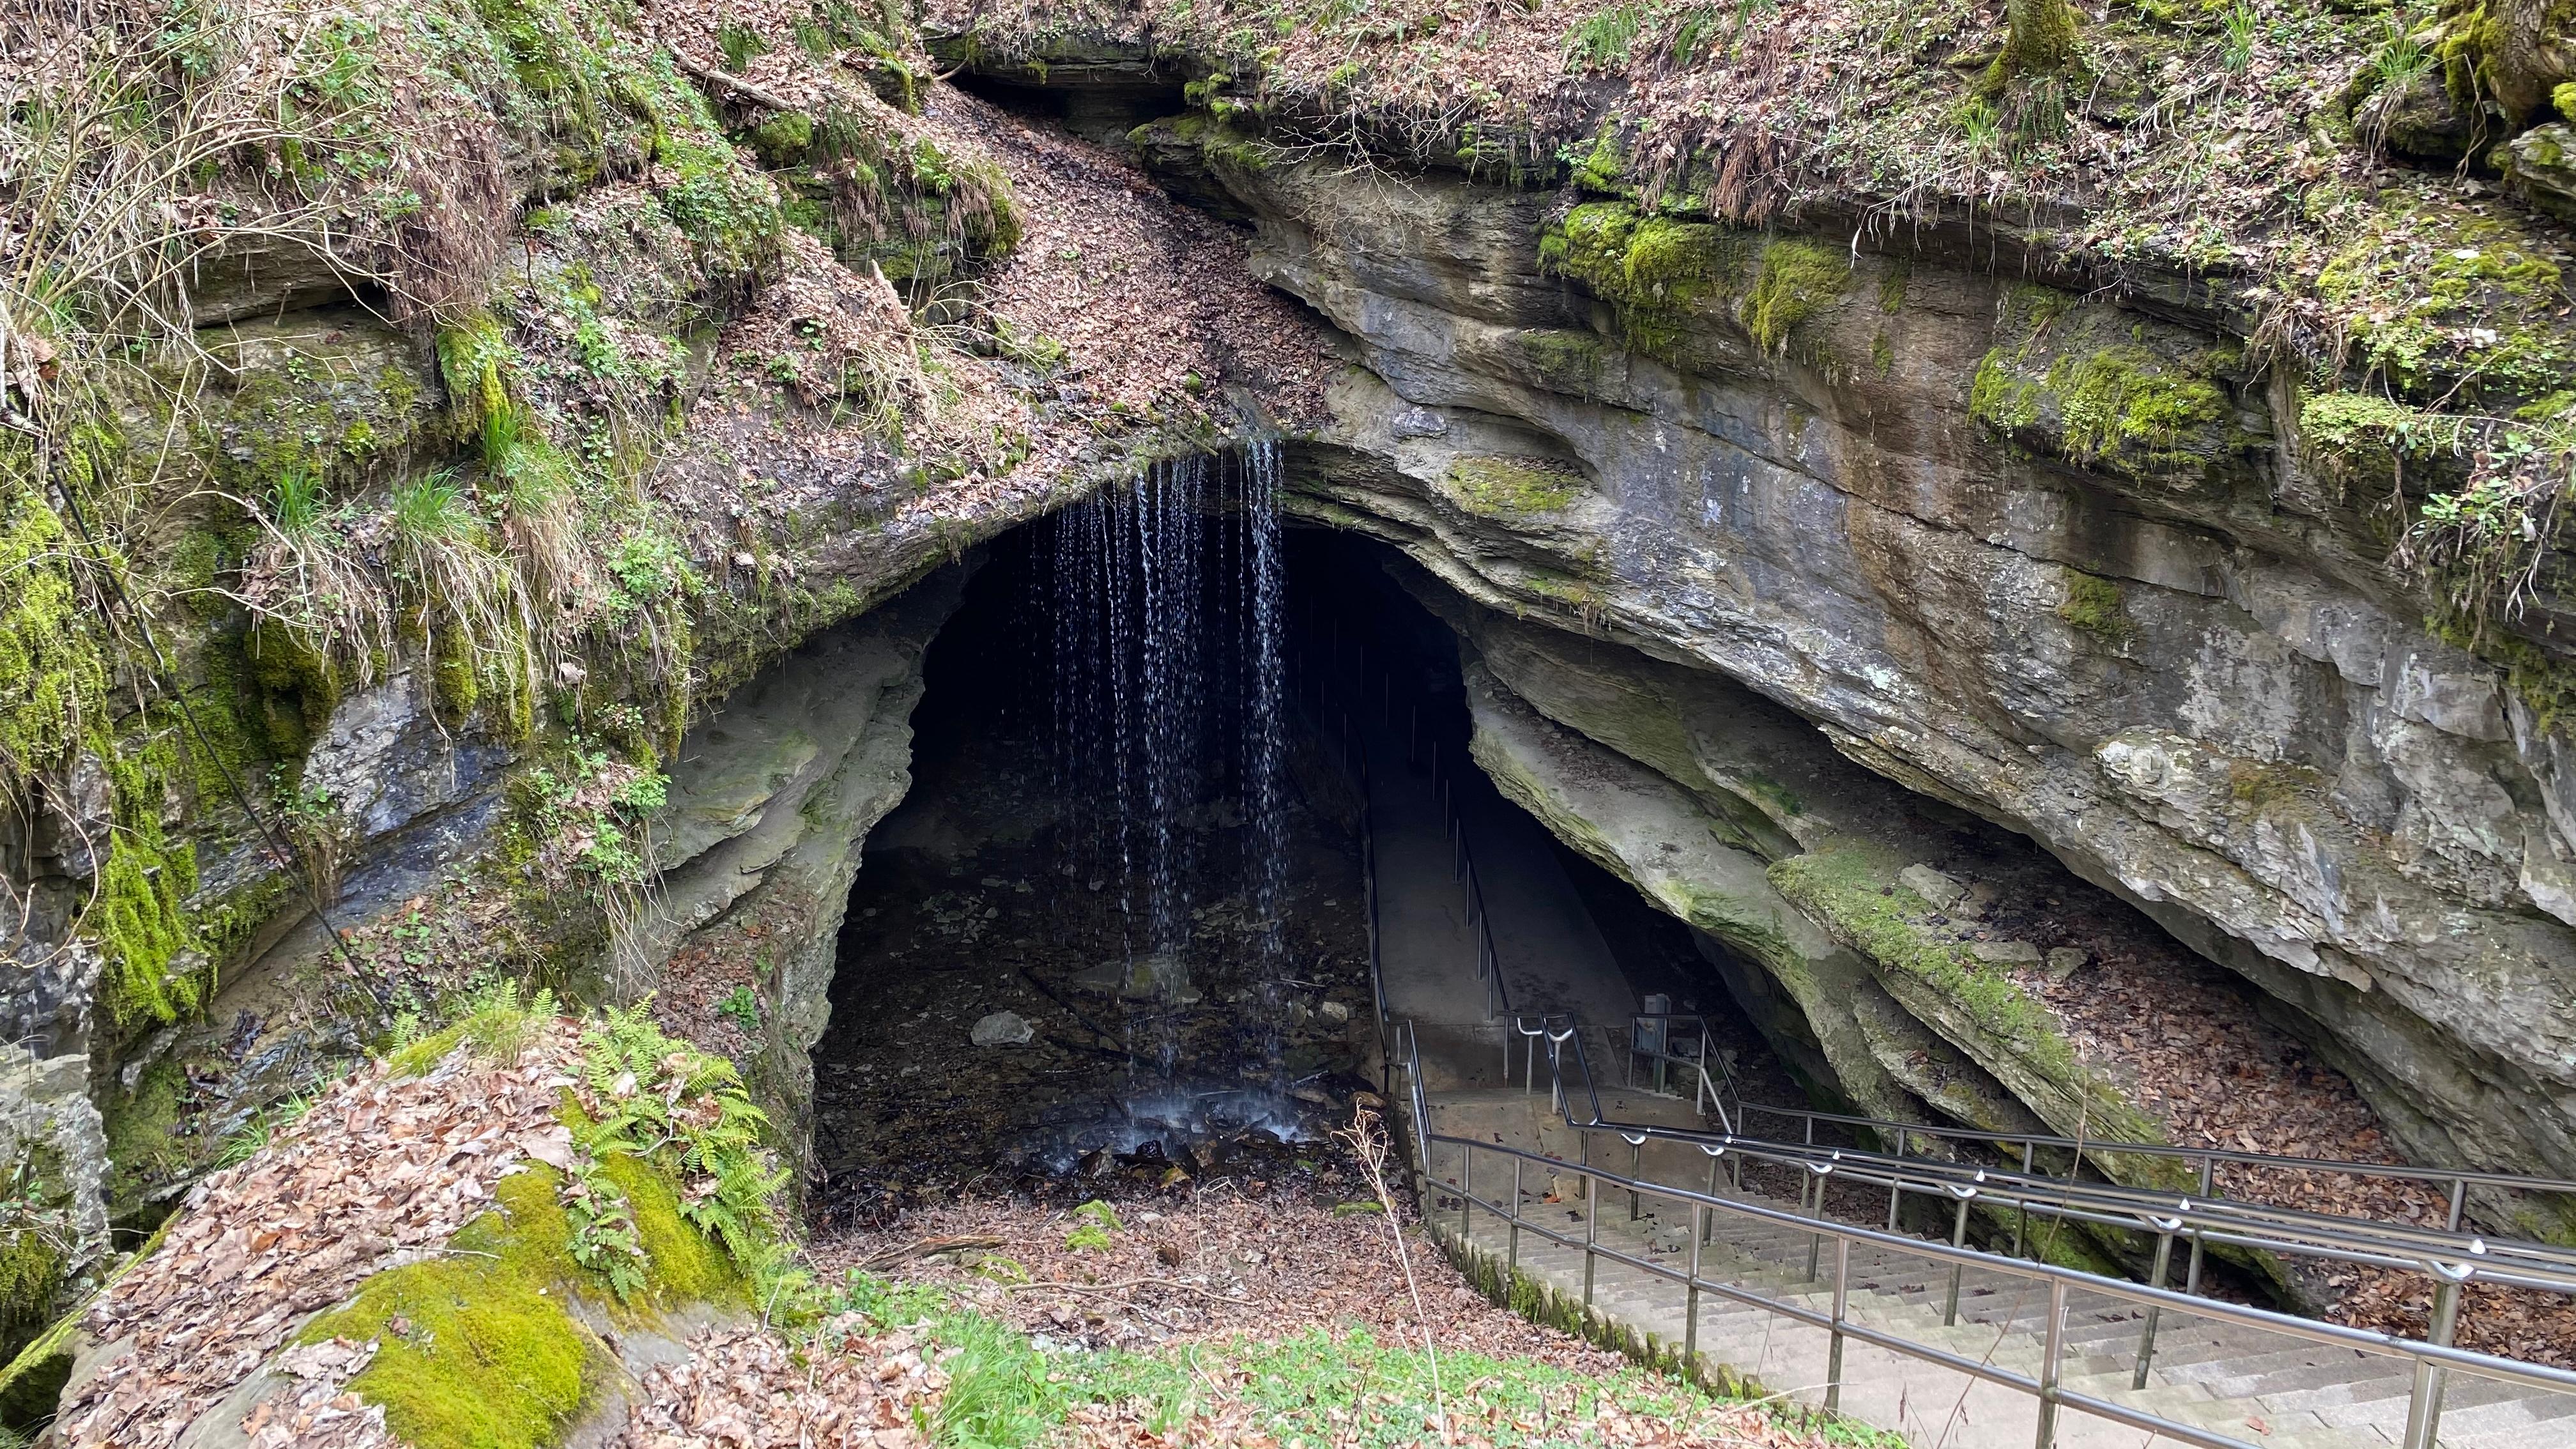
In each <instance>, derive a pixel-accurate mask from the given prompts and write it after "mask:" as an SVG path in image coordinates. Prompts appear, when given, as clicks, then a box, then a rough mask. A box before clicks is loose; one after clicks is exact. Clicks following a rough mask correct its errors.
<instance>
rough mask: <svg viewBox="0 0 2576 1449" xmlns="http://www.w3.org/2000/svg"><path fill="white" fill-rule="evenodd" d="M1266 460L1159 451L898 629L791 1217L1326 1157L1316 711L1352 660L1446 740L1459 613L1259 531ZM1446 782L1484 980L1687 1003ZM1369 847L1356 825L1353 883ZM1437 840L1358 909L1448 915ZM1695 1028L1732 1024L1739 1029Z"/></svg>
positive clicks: (1680, 986) (1650, 921) (1537, 1003)
mask: <svg viewBox="0 0 2576 1449" xmlns="http://www.w3.org/2000/svg"><path fill="white" fill-rule="evenodd" d="M1265 467H1269V468H1272V469H1273V470H1274V471H1275V460H1271V461H1269V462H1265V461H1264V460H1263V456H1262V455H1261V454H1259V453H1257V452H1256V453H1254V454H1250V455H1233V456H1228V457H1221V458H1216V459H1206V460H1200V461H1198V462H1195V463H1176V464H1169V465H1165V466H1163V467H1161V468H1158V469H1157V470H1155V471H1154V473H1153V474H1152V475H1151V476H1150V477H1148V478H1147V479H1145V480H1143V481H1142V482H1141V483H1140V484H1139V485H1138V486H1136V487H1135V488H1133V489H1121V490H1115V491H1113V492H1111V493H1109V494H1105V495H1103V496H1102V497H1101V498H1099V499H1097V500H1094V501H1092V502H1087V503H1084V504H1081V505H1077V506H1076V507H1074V508H1072V509H1069V510H1067V511H1065V512H1063V513H1061V514H1058V515H1056V516H1054V517H1051V518H1049V519H1046V520H1042V521H1040V522H1038V523H1035V524H1032V525H1030V526H1028V527H1026V528H1023V529H1020V530H1018V531H1016V532H1014V533H1012V534H1010V535H1007V536H1005V537H1003V538H1001V539H999V540H997V541H995V542H994V543H993V544H992V545H990V546H989V547H988V548H987V549H986V550H985V551H984V553H983V555H982V557H981V558H980V559H979V560H978V561H976V562H975V563H974V565H973V566H972V568H973V571H972V574H971V577H970V578H969V579H968V581H967V582H966V584H965V586H964V589H963V592H962V598H961V602H960V603H959V605H958V607H957V610H956V612H955V614H954V615H953V616H951V617H950V619H949V620H948V622H947V623H946V624H945V625H944V626H943V627H942V628H941V630H940V631H939V633H938V634H937V636H936V637H935V638H934V640H933V641H932V643H931V645H930V647H929V649H928V651H927V654H926V656H925V659H924V692H923V695H922V698H921V703H920V704H919V705H918V706H917V707H916V709H915V710H914V713H913V719H912V724H913V756H912V784H911V787H910V789H909V790H908V791H907V793H906V796H905V799H904V801H903V803H902V804H901V805H899V806H898V807H896V809H895V810H894V811H893V812H892V813H891V814H889V815H888V816H887V817H886V818H885V819H884V821H883V822H882V823H880V824H879V825H878V827H877V828H876V829H875V830H874V831H872V832H871V833H870V835H869V837H868V839H867V842H866V848H865V854H864V859H863V862H862V864H861V867H860V869H859V871H858V874H857V876H856V878H855V880H854V882H853V884H852V886H851V890H850V896H849V902H848V909H847V913H846V915H845V917H844V924H843V926H842V930H841V934H840V938H839V942H838V953H837V963H836V967H835V971H834V976H833V983H832V988H831V1008H832V1010H831V1021H830V1025H829V1027H828V1029H827V1030H826V1031H825V1033H824V1035H823V1036H822V1038H821V1040H820V1041H819V1042H818V1043H817V1044H816V1046H815V1048H814V1051H813V1061H814V1068H815V1098H814V1108H815V1112H814V1162H815V1165H816V1167H817V1169H818V1171H819V1174H820V1191H819V1192H818V1194H817V1196H816V1199H815V1209H816V1211H817V1212H818V1213H820V1214H821V1215H823V1216H824V1217H826V1218H829V1219H832V1220H836V1221H840V1222H846V1223H854V1224H855V1223H863V1222H869V1221H881V1220H883V1219H884V1218H885V1217H886V1216H887V1215H889V1214H890V1213H892V1212H895V1211H899V1210H901V1209H903V1208H904V1207H906V1206H909V1205H913V1204H917V1203H922V1202H927V1201H935V1200H938V1199H940V1198H942V1197H944V1196H946V1195H948V1194H951V1193H953V1192H955V1191H956V1190H958V1189H959V1188H961V1187H964V1186H966V1185H967V1184H969V1183H975V1182H979V1181H980V1182H981V1183H982V1184H983V1185H984V1186H986V1187H988V1188H989V1187H1027V1188H1032V1189H1039V1190H1051V1189H1054V1188H1062V1189H1064V1190H1067V1191H1078V1192H1083V1193H1090V1192H1096V1191H1100V1190H1102V1189H1103V1188H1104V1187H1106V1186H1107V1185H1108V1184H1106V1183H1104V1182H1103V1181H1102V1179H1108V1178H1117V1179H1120V1180H1122V1181H1124V1180H1127V1179H1136V1180H1139V1181H1142V1182H1145V1183H1155V1182H1160V1181H1163V1180H1165V1179H1170V1178H1173V1177H1174V1175H1175V1174H1188V1175H1190V1176H1192V1177H1195V1178H1205V1177H1207V1176H1209V1175H1211V1174H1216V1175H1226V1174H1240V1175H1243V1176H1245V1177H1246V1178H1248V1179H1255V1180H1259V1179H1277V1178H1280V1177H1283V1176H1288V1175H1293V1174H1296V1173H1299V1172H1304V1171H1329V1170H1331V1169H1329V1168H1313V1167H1309V1166H1308V1165H1307V1164H1308V1163H1310V1162H1312V1161H1315V1160H1317V1159H1320V1158H1321V1157H1323V1156H1324V1154H1320V1153H1317V1152H1316V1151H1315V1150H1314V1147H1313V1145H1312V1144H1314V1143H1315V1142H1316V1141H1317V1140H1318V1139H1320V1138H1321V1137H1322V1136H1323V1135H1324V1134H1325V1133H1327V1132H1329V1131H1330V1130H1332V1129H1333V1128H1334V1127H1336V1126H1339V1125H1341V1124H1343V1123H1344V1122H1346V1121H1347V1120H1348V1117H1349V1114H1350V1110H1351V1107H1352V1105H1353V1103H1354V1101H1355V1099H1356V1098H1357V1097H1358V1095H1359V1094H1360V1093H1363V1092H1367V1091H1371V1090H1375V1089H1377V1088H1378V1087H1379V1086H1381V1085H1382V1084H1381V1083H1380V1082H1379V1081H1378V1080H1377V1078H1378V1075H1379V1073H1378V1067H1377V1064H1376V1062H1375V1047H1376V1041H1377V1033H1376V1029H1375V1023H1374V1012H1373V999H1374V997H1373V991H1372V987H1371V983H1370V979H1369V919H1368V912H1367V905H1366V902H1367V895H1366V893H1365V891H1364V889H1363V882H1362V879H1361V870H1362V860H1363V853H1362V848H1361V840H1360V832H1361V830H1362V828H1363V812H1362V797H1361V794H1360V789H1359V778H1358V776H1357V774H1356V773H1355V771H1354V770H1353V769H1351V768H1350V767H1349V766H1350V765H1352V764H1355V763H1356V759H1357V757H1356V756H1355V755H1353V754H1351V753H1350V752H1349V751H1347V750H1346V749H1345V748H1344V745H1343V742H1342V741H1341V740H1340V739H1339V738H1338V736H1337V735H1335V734H1334V732H1333V730H1332V728H1331V726H1330V725H1329V724H1328V721H1331V720H1336V719H1338V718H1339V716H1340V714H1341V713H1343V712H1345V711H1346V710H1347V708H1348V706H1349V705H1350V704H1351V703H1352V701H1353V698H1354V697H1355V691H1356V690H1357V688H1358V684H1357V681H1359V680H1361V679H1367V680H1371V681H1374V687H1375V689H1376V692H1377V695H1378V698H1377V699H1375V700H1374V701H1371V703H1372V704H1373V706H1374V707H1375V709H1376V710H1377V712H1378V715H1379V716H1380V718H1381V719H1387V720H1401V721H1403V722H1404V727H1405V729H1406V730H1407V731H1418V738H1417V739H1416V740H1415V741H1414V748H1413V750H1412V753H1413V754H1414V755H1415V757H1416V759H1417V760H1418V761H1422V762H1427V761H1428V760H1429V759H1431V758H1432V757H1433V756H1434V755H1437V756H1439V757H1441V758H1444V759H1446V760H1447V761H1448V762H1449V764H1450V765H1451V766H1459V765H1463V764H1464V762H1465V761H1466V760H1467V740H1468V731H1469V724H1468V716H1467V710H1466V705H1465V699H1464V693H1463V688H1462V682H1461V667H1460V661H1459V653H1458V645H1457V643H1456V639H1455V636H1454V635H1453V634H1451V632H1450V631H1449V629H1448V628H1447V626H1446V625H1444V624H1443V623H1442V622H1441V621H1440V620H1439V619H1437V618H1436V617H1434V616H1433V614H1432V613H1431V612H1430V611H1429V610H1428V609H1426V608H1425V607H1424V606H1423V605H1422V604H1420V603H1418V602H1416V601H1415V600H1414V599H1413V598H1412V597H1411V596H1410V595H1409V594H1407V593H1406V592H1405V591H1404V590H1403V589H1402V588H1400V587H1397V586H1396V585H1395V584H1394V582H1393V581H1392V580H1391V579H1389V578H1388V576H1387V574H1386V572H1385V570H1384V567H1383V560H1384V558H1385V557H1386V555H1385V553H1384V551H1383V550H1382V548H1381V547H1380V546H1378V545H1374V544H1370V543H1367V542H1365V541H1362V540H1358V539H1355V538H1351V537H1347V536H1342V535H1337V534H1331V533H1326V532H1323V531H1318V530H1307V529H1295V530H1288V529H1282V528H1281V527H1280V526H1279V523H1280V520H1279V519H1278V518H1277V517H1276V515H1275V514H1273V513H1272V512H1271V511H1270V509H1269V506H1268V503H1269V500H1268V493H1269V491H1271V490H1275V487H1276V480H1275V477H1272V476H1267V475H1265V474H1264V473H1263V471H1262V470H1263V469H1264V468H1265ZM1363 661H1365V665H1364V667H1363ZM1371 768H1372V769H1374V770H1380V771H1383V770H1385V769H1388V768H1393V769H1399V770H1400V769H1403V768H1405V760H1404V758H1403V755H1402V753H1401V752H1399V753H1398V754H1397V755H1396V756H1395V757H1394V758H1393V759H1392V760H1391V761H1387V762H1377V761H1372V762H1371ZM1449 788H1450V799H1451V802H1452V804H1453V805H1454V807H1455V808H1456V809H1458V810H1459V811H1461V812H1463V813H1464V814H1465V815H1466V816H1467V817H1471V818H1472V827H1471V828H1472V829H1473V830H1474V831H1475V832H1476V840H1477V845H1476V849H1477V850H1478V851H1479V853H1480V859H1484V860H1486V861H1487V865H1486V867H1485V868H1486V869H1487V870H1488V871H1489V872H1493V871H1501V872H1505V873H1506V881H1507V889H1506V891H1505V892H1503V893H1504V894H1507V895H1508V896H1509V899H1508V900H1507V901H1504V902H1502V903H1501V904H1498V905H1497V906H1496V907H1495V908H1494V927H1495V930H1496V933H1497V938H1498V946H1497V950H1498V951H1499V953H1500V954H1501V955H1502V956H1503V958H1504V959H1505V961H1506V964H1507V967H1508V968H1509V969H1510V971H1511V972H1512V976H1513V979H1514V982H1515V986H1516V988H1517V989H1519V990H1520V991H1521V992H1522V993H1523V996H1522V998H1521V999H1519V1000H1517V1001H1516V1002H1515V1004H1516V1005H1518V1006H1521V1007H1524V1008H1527V1009H1540V1008H1541V1007H1543V1006H1553V1005H1564V1004H1580V1005H1584V1006H1585V1007H1586V1010H1587V1013H1588V1014H1597V1013H1598V1012H1599V1011H1601V1010H1606V1008H1602V1007H1601V1006H1600V1005H1599V1003H1598V1002H1596V1001H1594V1000H1593V998H1595V997H1598V998H1600V999H1601V1000H1603V1001H1613V1002H1614V1003H1615V1004H1616V1005H1618V1006H1619V1007H1620V1009H1621V1010H1622V1011H1625V1010H1633V1009H1634V1003H1635V1002H1636V1001H1637V1000H1638V999H1639V998H1640V997H1641V996H1642V995H1644V994H1646V993H1649V992H1653V993H1661V994H1663V995H1665V996H1668V997H1670V998H1672V999H1673V1000H1674V1001H1675V1002H1676V1003H1677V1008H1676V1009H1691V1008H1696V1007H1706V1008H1710V1009H1716V1008H1719V1007H1720V1006H1722V1004H1723V990H1722V988H1720V987H1718V986H1717V985H1716V983H1715V978H1714V977H1713V975H1712V974H1711V973H1710V972H1709V970H1708V968H1707V966H1706V963H1705V962H1704V961H1701V960H1700V959H1699V958H1698V956H1697V955H1696V954H1695V953H1694V948H1693V947H1692V945H1691V943H1690V940H1689V932H1688V930H1687V928H1685V927H1681V926H1680V925H1679V923H1677V922H1671V921H1670V920H1669V919H1668V918H1666V917H1663V916H1661V915H1660V913H1658V912H1656V911H1654V910H1653V909H1652V907H1651V906H1649V905H1648V904H1647V903H1646V902H1645V901H1643V900H1642V899H1641V898H1639V897H1638V896H1637V895H1636V893H1635V892H1634V891H1633V890H1630V889H1628V888H1627V887H1625V885H1624V884H1622V883H1621V882H1619V881H1617V880H1616V879H1615V878H1612V877H1610V876H1608V875H1607V874H1606V873H1604V872H1602V871H1601V870H1600V869H1599V868H1598V867H1596V866H1593V865H1592V864H1591V863H1590V862H1588V861H1584V860H1582V859H1581V858H1580V857H1577V856H1574V855H1572V854H1570V853H1568V852H1566V851H1565V850H1564V849H1563V848H1562V847H1561V846H1559V845H1557V843H1556V842H1555V841H1554V840H1553V838H1552V837H1550V836H1549V835H1548V833H1547V831H1546V830H1545V828H1544V827H1543V826H1541V825H1540V824H1539V823H1538V822H1537V821H1536V820H1534V819H1532V818H1531V817H1530V816H1528V815H1527V814H1526V813H1525V812H1523V811H1521V810H1520V809H1519V808H1518V807H1516V806H1514V805H1512V804H1511V803H1510V802H1508V801H1506V800H1505V799H1503V798H1502V797H1501V795H1500V794H1499V793H1498V792H1496V791H1495V790H1494V788H1493V786H1492V785H1491V784H1490V783H1489V782H1487V781H1486V780H1485V779H1484V777H1483V776H1482V775H1481V774H1480V773H1478V772H1477V771H1475V770H1474V769H1472V768H1464V769H1457V770H1454V771H1453V772H1452V773H1451V775H1450V787H1449ZM1388 849H1389V847H1388V845H1387V844H1386V843H1385V837H1384V835H1383V833H1382V836H1381V845H1380V879H1381V881H1382V882H1385V881H1387V880H1388V874H1389V869H1390V864H1389V861H1388ZM1445 849H1446V847H1445V846H1440V847H1437V848H1436V849H1435V850H1434V852H1433V854H1432V857H1431V858H1429V859H1427V860H1425V861H1422V862H1419V864H1420V865H1421V867H1422V870H1421V872H1420V873H1421V874H1422V875H1423V877H1424V884H1423V888H1422V892H1421V895H1420V897H1419V898H1418V899H1412V900H1403V901H1392V902H1390V904H1389V907H1388V910H1389V914H1390V919H1391V918H1392V915H1393V914H1394V913H1396V912H1397V911H1398V910H1400V909H1418V910H1420V911H1423V912H1426V913H1428V914H1429V915H1430V916H1432V917H1440V916H1443V915H1444V914H1445V915H1448V916H1456V915H1459V914H1461V913H1462V912H1461V911H1460V910H1459V902H1458V898H1457V894H1456V888H1455V886H1454V885H1453V884H1451V883H1450V881H1449V880H1448V879H1447V873H1446V864H1445V861H1446V855H1445ZM1390 929H1393V927H1392V926H1390ZM1575 940H1579V941H1580V942H1581V943H1582V949H1581V950H1579V951H1568V950H1566V949H1564V946H1563V944H1562V943H1564V942H1567V941H1575ZM1433 989H1435V990H1436V989H1437V985H1436V983H1434V984H1433ZM1436 1004H1437V1005H1438V1006H1440V1007H1442V1008H1444V1009H1445V1008H1448V1007H1451V1006H1455V1007H1457V1008H1459V1009H1461V1010H1464V1011H1465V1012H1467V1013H1470V1014H1475V1013H1481V1012H1482V1011H1483V1009H1484V1008H1483V1007H1482V1006H1481V1005H1480V1004H1479V1003H1478V1002H1476V1001H1474V1000H1463V999H1462V1000H1461V1001H1458V1002H1455V1003H1452V1002H1446V1001H1443V1002H1438V1003H1436ZM1402 1008H1403V1004H1402V1003H1399V1009H1402ZM1480 1025H1481V1027H1482V1029H1484V1030H1487V1031H1491V1030H1492V1029H1493V1028H1492V1026H1491V1023H1490V1022H1489V1021H1487V1022H1481V1023H1480ZM1729 1045H1731V1046H1734V1045H1741V1046H1743V1047H1745V1048H1746V1050H1747V1055H1748V1056H1755V1055H1759V1053H1758V1048H1757V1047H1756V1046H1755V1038H1753V1037H1752V1034H1751V1033H1750V1032H1749V1031H1748V1032H1746V1033H1745V1034H1744V1041H1743V1042H1742V1043H1733V1042H1730V1043H1729Z"/></svg>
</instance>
